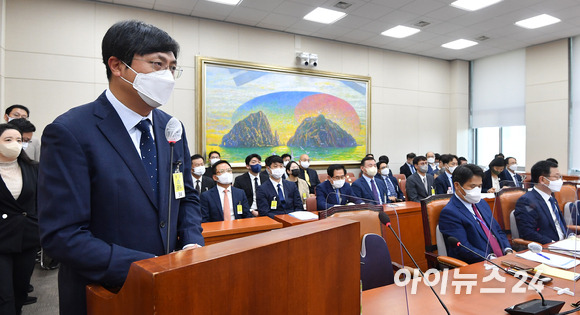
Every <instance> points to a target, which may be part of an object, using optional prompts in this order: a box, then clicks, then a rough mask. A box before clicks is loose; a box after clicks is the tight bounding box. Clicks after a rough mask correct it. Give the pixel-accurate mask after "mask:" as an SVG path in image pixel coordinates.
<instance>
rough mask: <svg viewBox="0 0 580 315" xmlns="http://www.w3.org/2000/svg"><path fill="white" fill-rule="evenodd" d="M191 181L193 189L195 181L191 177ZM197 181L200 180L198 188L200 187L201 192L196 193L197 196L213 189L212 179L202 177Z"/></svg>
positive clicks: (213, 182)
mask: <svg viewBox="0 0 580 315" xmlns="http://www.w3.org/2000/svg"><path fill="white" fill-rule="evenodd" d="M191 180H192V181H193V188H195V184H196V181H197V179H196V178H195V177H193V176H192V178H191ZM199 180H200V186H201V187H200V188H201V189H200V190H201V191H198V194H199V195H201V194H202V193H204V192H206V191H208V190H210V189H212V188H214V187H215V181H214V180H213V178H209V177H207V176H203V175H202V176H200V177H199Z"/></svg>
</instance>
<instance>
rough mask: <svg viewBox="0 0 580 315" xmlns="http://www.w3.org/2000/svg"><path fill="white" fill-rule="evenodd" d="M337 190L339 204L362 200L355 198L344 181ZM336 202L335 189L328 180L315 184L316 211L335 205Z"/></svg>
mask: <svg viewBox="0 0 580 315" xmlns="http://www.w3.org/2000/svg"><path fill="white" fill-rule="evenodd" d="M338 191H339V192H340V204H341V205H345V204H347V203H349V202H353V203H362V201H360V200H359V199H357V198H355V196H354V193H353V192H352V188H351V187H350V184H349V183H344V186H342V187H341V188H340V189H339V190H338ZM329 195H330V196H329ZM337 204H339V203H338V198H337V195H336V191H335V189H334V187H332V184H331V183H330V181H328V180H325V181H323V182H322V183H320V185H318V186H316V207H317V209H318V211H320V210H326V209H328V208H331V207H334V206H336V205H337Z"/></svg>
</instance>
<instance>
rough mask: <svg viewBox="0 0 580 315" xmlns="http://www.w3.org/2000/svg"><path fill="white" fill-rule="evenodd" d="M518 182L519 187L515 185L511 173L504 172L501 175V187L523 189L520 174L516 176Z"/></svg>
mask: <svg viewBox="0 0 580 315" xmlns="http://www.w3.org/2000/svg"><path fill="white" fill-rule="evenodd" d="M516 180H517V181H518V185H516V184H515V183H514V178H513V177H512V175H511V172H510V171H508V170H507V168H506V169H505V170H503V172H501V173H499V184H500V186H501V187H504V186H508V187H516V186H518V187H522V184H523V182H522V177H521V176H520V174H516Z"/></svg>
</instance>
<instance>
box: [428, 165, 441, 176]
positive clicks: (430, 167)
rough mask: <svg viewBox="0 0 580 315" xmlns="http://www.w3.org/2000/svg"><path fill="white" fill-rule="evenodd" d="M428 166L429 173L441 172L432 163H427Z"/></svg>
mask: <svg viewBox="0 0 580 315" xmlns="http://www.w3.org/2000/svg"><path fill="white" fill-rule="evenodd" d="M427 166H428V169H427V174H431V175H435V173H437V172H439V170H438V169H435V168H434V167H432V166H431V164H427Z"/></svg>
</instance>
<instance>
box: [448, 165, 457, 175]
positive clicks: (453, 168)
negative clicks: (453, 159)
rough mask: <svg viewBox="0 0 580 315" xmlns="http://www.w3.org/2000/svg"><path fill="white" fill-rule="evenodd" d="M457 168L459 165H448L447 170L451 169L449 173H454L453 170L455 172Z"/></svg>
mask: <svg viewBox="0 0 580 315" xmlns="http://www.w3.org/2000/svg"><path fill="white" fill-rule="evenodd" d="M456 168H457V166H449V167H447V170H448V171H449V174H453V172H455V169H456Z"/></svg>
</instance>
